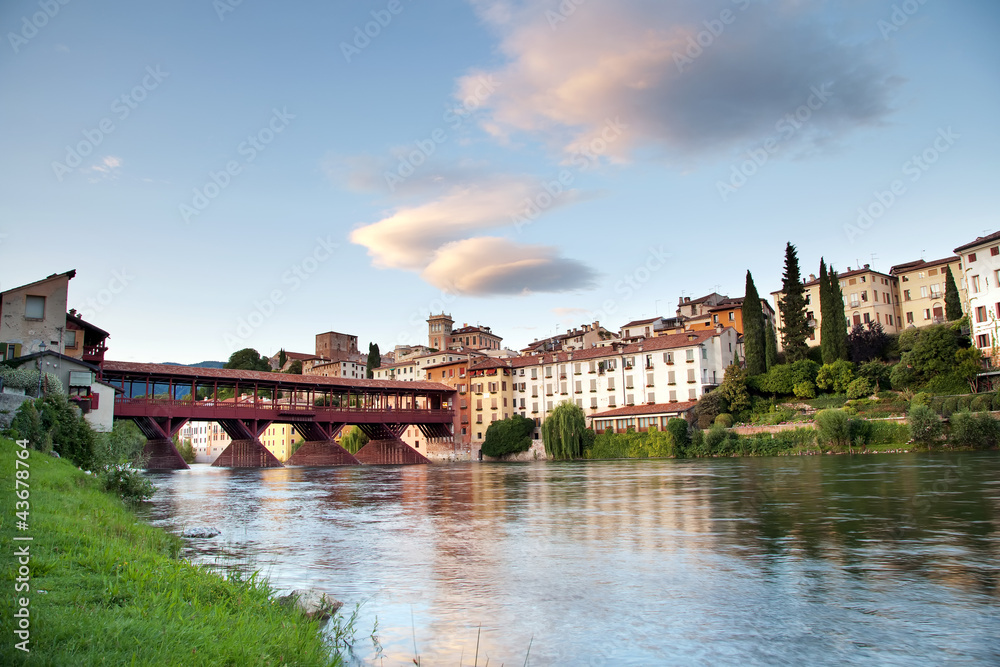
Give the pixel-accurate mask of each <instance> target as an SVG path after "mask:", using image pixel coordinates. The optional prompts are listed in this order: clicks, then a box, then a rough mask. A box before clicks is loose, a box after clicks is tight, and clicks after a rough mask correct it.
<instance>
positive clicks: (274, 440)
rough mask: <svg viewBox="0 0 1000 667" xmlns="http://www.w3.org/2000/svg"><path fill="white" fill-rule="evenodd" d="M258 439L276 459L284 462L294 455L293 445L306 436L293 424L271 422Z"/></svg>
mask: <svg viewBox="0 0 1000 667" xmlns="http://www.w3.org/2000/svg"><path fill="white" fill-rule="evenodd" d="M258 440H260V442H261V444H262V445H264V447H266V448H267V451H269V452H271V453H272V454H274V457H275V458H276V459H278V460H279V461H281V462H282V463H284V462H285V461H287V460H288V458H289V457H290V456H291V455H292V451H293V446H294V445H295V444H297V443H299V442H302V441H303V440H305V438H304V437H303V436H302V434H300V433H299V432H297V431H296V430H295V427H294V426H292V425H291V424H271V425H270V426H268V427H267V428H266V429H265V430H264V432H263V433H261V435H260V438H258Z"/></svg>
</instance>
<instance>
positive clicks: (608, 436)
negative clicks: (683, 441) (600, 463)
mask: <svg viewBox="0 0 1000 667" xmlns="http://www.w3.org/2000/svg"><path fill="white" fill-rule="evenodd" d="M584 454H585V456H586V458H588V459H651V458H669V457H671V456H675V447H674V439H673V436H672V435H671V434H670V433H669V432H667V431H654V430H651V431H649V432H648V433H637V432H635V431H632V430H628V431H625V432H623V433H612V432H611V430H610V429H608V430H607V431H605V432H604V433H598V434H597V436H596V437H595V438H594V442H593V445H592V446H591V447H589V448H588V449H587V450H586V451H585V452H584Z"/></svg>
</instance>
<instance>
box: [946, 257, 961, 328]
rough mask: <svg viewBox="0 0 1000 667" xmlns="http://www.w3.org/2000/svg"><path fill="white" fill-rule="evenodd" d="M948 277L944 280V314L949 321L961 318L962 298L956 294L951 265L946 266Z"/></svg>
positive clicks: (956, 287)
mask: <svg viewBox="0 0 1000 667" xmlns="http://www.w3.org/2000/svg"><path fill="white" fill-rule="evenodd" d="M947 271H948V277H947V278H945V280H944V314H945V317H947V318H948V321H949V322H954V321H955V320H960V319H962V299H961V297H960V296H959V295H958V286H957V285H956V284H955V276H953V275H952V273H951V267H950V266H949V267H947Z"/></svg>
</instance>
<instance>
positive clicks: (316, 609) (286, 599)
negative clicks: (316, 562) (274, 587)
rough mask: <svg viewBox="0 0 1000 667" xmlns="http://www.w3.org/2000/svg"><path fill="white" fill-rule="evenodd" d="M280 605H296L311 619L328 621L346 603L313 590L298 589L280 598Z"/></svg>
mask: <svg viewBox="0 0 1000 667" xmlns="http://www.w3.org/2000/svg"><path fill="white" fill-rule="evenodd" d="M278 604H281V605H286V606H287V605H294V606H295V607H297V608H298V609H299V610H300V611H301V612H302V613H303V614H305V615H306V616H308V617H309V618H313V619H319V620H320V621H326V620H327V619H329V618H330V616H331V615H332V614H335V613H336V612H337V610H338V609H340V608H341V607H343V606H344V603H343V602H341V601H340V600H338V599H336V598H334V597H333V596H332V595H328V594H327V593H320V592H319V591H314V590H311V589H303V588H296V589H295V590H294V591H292V592H291V593H289V594H288V595H281V596H278Z"/></svg>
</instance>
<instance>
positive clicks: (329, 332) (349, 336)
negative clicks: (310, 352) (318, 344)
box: [316, 331, 357, 338]
mask: <svg viewBox="0 0 1000 667" xmlns="http://www.w3.org/2000/svg"><path fill="white" fill-rule="evenodd" d="M327 334H333V335H334V336H347V337H348V338H357V336H355V335H354V334H345V333H340V332H339V331H324V332H323V333H321V334H316V335H317V336H325V335H327Z"/></svg>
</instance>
